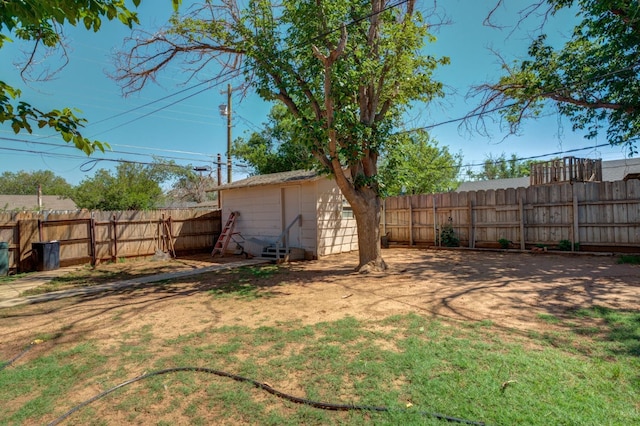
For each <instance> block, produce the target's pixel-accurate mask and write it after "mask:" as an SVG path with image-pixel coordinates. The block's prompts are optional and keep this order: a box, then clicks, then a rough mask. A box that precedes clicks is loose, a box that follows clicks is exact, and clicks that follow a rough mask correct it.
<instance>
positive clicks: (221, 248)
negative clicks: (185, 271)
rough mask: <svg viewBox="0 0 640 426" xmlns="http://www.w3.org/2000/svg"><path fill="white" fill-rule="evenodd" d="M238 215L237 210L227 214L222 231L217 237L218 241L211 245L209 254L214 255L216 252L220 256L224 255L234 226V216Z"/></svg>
mask: <svg viewBox="0 0 640 426" xmlns="http://www.w3.org/2000/svg"><path fill="white" fill-rule="evenodd" d="M238 216H240V213H239V212H231V214H230V215H229V219H228V220H227V224H226V225H224V228H222V233H221V234H220V236H219V237H218V241H216V244H215V245H214V246H213V251H212V252H211V256H212V257H213V256H215V255H216V254H220V257H224V253H225V252H226V251H227V246H228V245H229V242H231V236H232V235H233V233H234V232H233V228H234V227H235V226H236V218H237V217H238Z"/></svg>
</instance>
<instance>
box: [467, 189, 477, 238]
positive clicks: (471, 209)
mask: <svg viewBox="0 0 640 426" xmlns="http://www.w3.org/2000/svg"><path fill="white" fill-rule="evenodd" d="M467 214H468V218H467V221H468V223H469V248H474V246H475V237H474V235H473V200H472V199H471V198H469V209H468V211H467Z"/></svg>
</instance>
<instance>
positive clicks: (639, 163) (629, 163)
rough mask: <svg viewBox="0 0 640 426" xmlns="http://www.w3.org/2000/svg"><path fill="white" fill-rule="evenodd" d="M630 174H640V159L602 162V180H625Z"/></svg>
mask: <svg viewBox="0 0 640 426" xmlns="http://www.w3.org/2000/svg"><path fill="white" fill-rule="evenodd" d="M630 173H640V158H625V159H624V160H609V161H603V162H602V180H603V181H605V182H613V181H616V180H624V178H625V176H626V175H628V174H630Z"/></svg>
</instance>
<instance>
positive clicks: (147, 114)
mask: <svg viewBox="0 0 640 426" xmlns="http://www.w3.org/2000/svg"><path fill="white" fill-rule="evenodd" d="M408 1H409V0H399V1H398V2H396V3H392V4H390V5H388V6H386V7H385V8H384V9H383V10H382V11H380V12H372V13H370V14H367V15H365V16H362V17H360V18H357V19H353V20H352V21H350V22H348V23H347V24H345V25H346V26H351V25H354V24H357V23H359V22H361V21H363V20H365V19H368V18H370V17H372V16H374V15H375V14H377V13H382V12H385V11H387V10H390V9H392V8H395V7H398V6H401V5H403V4H405V3H407V2H408ZM335 31H340V29H339V28H335V29H332V30H329V31H327V32H325V33H323V34H320V35H318V36H316V37H315V38H313V39H312V40H311V42H313V41H314V40H317V39H321V38H323V37H326V36H327V35H328V34H331V33H332V32H335ZM295 47H298V46H292V47H290V49H293V48H295ZM638 65H639V64H633V65H631V66H628V67H625V68H623V69H620V70H614V71H610V72H607V73H605V74H603V75H600V76H593V77H591V78H589V79H586V80H583V81H582V82H578V83H575V84H574V85H577V84H584V83H587V82H589V81H593V80H596V79H602V78H605V77H607V76H609V75H614V74H617V73H620V72H624V71H629V70H632V69H633V68H635V67H636V66H638ZM243 68H248V66H246V65H245V66H243V67H240V68H239V69H236V70H231V71H229V72H227V73H223V74H220V75H218V76H216V77H214V78H211V79H207V80H205V81H202V82H200V83H197V84H195V85H192V86H189V87H187V88H185V89H182V90H180V91H177V92H175V93H172V94H169V95H166V96H164V97H161V98H158V99H155V100H153V101H150V102H147V103H146V104H143V105H140V106H137V107H135V108H132V109H129V110H127V111H123V112H121V113H118V114H115V115H112V116H110V117H106V118H104V119H102V120H98V121H95V122H92V123H90V124H89V125H87V127H89V126H94V125H97V124H100V123H103V122H105V121H108V120H111V119H114V118H118V117H121V116H123V115H126V114H130V113H132V112H135V111H138V110H140V109H142V108H146V107H148V106H151V105H154V104H156V103H158V102H161V101H163V100H166V99H169V98H172V97H174V96H177V95H179V94H182V93H185V92H188V91H190V90H193V89H194V88H197V87H200V86H202V85H205V84H210V83H212V82H213V81H215V80H219V79H221V78H224V77H227V78H228V79H230V78H231V77H232V75H233V74H234V73H237V72H238V71H241V70H242V69H243ZM225 81H227V80H225ZM222 83H224V81H222V82H218V83H215V84H213V85H210V86H208V87H206V88H203V89H201V90H199V91H197V92H195V93H192V94H190V95H187V96H185V97H183V98H180V99H178V100H176V101H173V102H171V103H169V104H167V105H164V106H162V107H160V108H156V109H155V110H153V111H150V112H148V113H146V114H143V115H141V116H139V117H136V118H133V119H131V120H129V121H127V122H125V123H121V124H119V125H117V126H114V127H112V128H110V129H107V130H104V131H101V132H98V133H96V134H94V135H92V136H90V137H95V136H97V135H101V134H104V133H107V132H109V131H112V130H115V129H118V128H120V127H123V126H126V125H128V124H131V123H133V122H135V121H138V120H140V119H142V118H145V117H148V116H150V115H152V114H155V113H157V112H159V111H161V110H164V109H166V108H168V107H170V106H173V105H175V104H178V103H180V102H183V101H184V100H187V99H189V98H192V97H194V96H197V95H198V94H200V93H203V92H205V91H207V90H210V89H212V88H213V87H217V86H219V85H220V84H222ZM562 88H569V87H568V86H563V87H560V88H557V89H556V91H557V90H560V89H562ZM543 95H544V93H543V94H541V95H539V96H543ZM515 105H517V102H513V103H510V104H507V105H500V106H496V107H494V108H491V109H489V110H484V111H479V112H476V113H471V114H467V115H465V116H463V117H459V118H454V119H449V120H444V121H441V122H437V123H433V124H430V125H427V126H421V127H416V128H412V129H406V130H401V131H398V132H396V133H395V134H396V135H397V134H403V133H411V132H416V131H420V130H429V129H433V128H435V127H439V126H443V125H447V124H451V123H455V122H460V121H463V120H466V119H469V118H473V117H477V116H481V115H488V114H491V113H493V112H496V111H500V110H503V109H506V108H510V107H512V106H515ZM241 118H242V117H241ZM242 119H244V118H242ZM244 120H246V119H244ZM246 121H248V120H246ZM607 145H608V144H603V145H599V146H607ZM597 147H598V146H592V147H589V148H592V149H594V148H597ZM139 148H143V147H139ZM577 150H582V149H577ZM574 151H576V150H569V151H561V152H560V153H562V152H574ZM554 154H557V153H547V154H540V155H537V156H532V157H527V158H526V159H533V158H541V157H544V156H549V155H554ZM111 161H113V160H111ZM482 164H484V162H483V163H481V164H479V165H482ZM474 166H478V164H472V165H464V166H462V167H474Z"/></svg>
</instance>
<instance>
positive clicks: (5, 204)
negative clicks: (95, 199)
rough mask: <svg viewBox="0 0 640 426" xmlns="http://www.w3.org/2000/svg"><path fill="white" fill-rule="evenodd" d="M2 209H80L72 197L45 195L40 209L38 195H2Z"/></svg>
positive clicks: (0, 200) (0, 197)
mask: <svg viewBox="0 0 640 426" xmlns="http://www.w3.org/2000/svg"><path fill="white" fill-rule="evenodd" d="M0 210H6V211H15V210H29V211H33V210H78V206H76V203H74V202H73V200H72V199H70V198H61V197H60V196H58V195H43V196H42V209H40V208H39V207H38V197H37V196H36V195H0Z"/></svg>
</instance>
